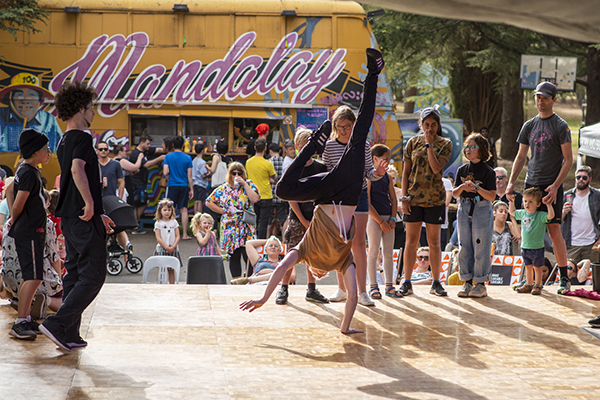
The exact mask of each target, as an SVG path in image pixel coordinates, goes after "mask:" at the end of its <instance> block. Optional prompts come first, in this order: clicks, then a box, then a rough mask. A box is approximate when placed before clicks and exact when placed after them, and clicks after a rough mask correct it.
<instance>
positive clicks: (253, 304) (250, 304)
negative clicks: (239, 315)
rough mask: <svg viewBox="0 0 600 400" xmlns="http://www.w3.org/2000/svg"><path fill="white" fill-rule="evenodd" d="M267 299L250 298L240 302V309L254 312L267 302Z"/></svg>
mask: <svg viewBox="0 0 600 400" xmlns="http://www.w3.org/2000/svg"><path fill="white" fill-rule="evenodd" d="M265 302H266V300H263V299H258V300H248V301H245V302H243V303H242V304H240V310H242V311H249V312H252V311H254V310H257V309H259V308H261V307H262V306H263V304H265Z"/></svg>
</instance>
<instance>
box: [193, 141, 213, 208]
mask: <svg viewBox="0 0 600 400" xmlns="http://www.w3.org/2000/svg"><path fill="white" fill-rule="evenodd" d="M194 150H195V151H196V158H194V160H193V161H192V180H193V185H194V214H198V213H202V210H204V201H205V200H206V197H207V196H208V193H207V192H206V190H207V188H208V178H209V177H210V171H209V170H208V169H207V168H206V161H204V159H203V158H202V157H203V156H204V155H205V154H206V147H205V144H204V142H200V143H196V146H195V147H194Z"/></svg>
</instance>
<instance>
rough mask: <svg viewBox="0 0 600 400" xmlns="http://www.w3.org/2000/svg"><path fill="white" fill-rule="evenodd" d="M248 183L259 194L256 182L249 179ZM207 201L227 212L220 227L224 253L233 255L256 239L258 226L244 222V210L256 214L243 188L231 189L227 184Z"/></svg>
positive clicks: (220, 187) (213, 193) (217, 189)
mask: <svg viewBox="0 0 600 400" xmlns="http://www.w3.org/2000/svg"><path fill="white" fill-rule="evenodd" d="M246 182H247V183H248V184H249V185H250V187H251V188H252V190H254V191H256V193H258V188H257V187H256V185H255V184H254V182H252V181H251V180H249V179H248V180H247V181H246ZM206 201H210V202H212V203H215V204H216V205H218V206H219V207H222V208H223V209H224V210H225V211H224V212H223V215H222V216H221V225H220V227H219V232H220V234H221V250H223V252H224V253H228V254H232V253H233V252H234V250H235V249H237V248H238V247H242V246H244V245H245V244H246V241H247V240H252V239H256V226H254V225H248V224H246V223H245V222H242V213H241V211H242V210H248V211H251V212H254V205H253V204H252V202H251V201H250V199H248V195H247V194H246V190H245V189H244V187H243V186H239V187H231V186H230V185H229V183H227V182H225V183H224V184H222V185H221V186H219V187H217V188H216V189H215V190H214V191H213V192H212V193H211V195H210V196H208V198H207V199H206Z"/></svg>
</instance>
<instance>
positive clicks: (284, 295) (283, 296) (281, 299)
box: [275, 286, 289, 305]
mask: <svg viewBox="0 0 600 400" xmlns="http://www.w3.org/2000/svg"><path fill="white" fill-rule="evenodd" d="M288 296H289V294H288V289H287V287H285V286H282V287H281V288H280V289H279V291H278V292H277V298H275V304H282V305H283V304H287V301H288Z"/></svg>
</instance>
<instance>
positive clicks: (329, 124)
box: [0, 49, 600, 351]
mask: <svg viewBox="0 0 600 400" xmlns="http://www.w3.org/2000/svg"><path fill="white" fill-rule="evenodd" d="M367 61H368V62H367V68H368V74H367V76H366V77H365V82H364V88H363V96H362V100H361V105H360V108H359V112H358V115H357V116H355V114H354V112H353V111H352V110H351V109H350V108H349V107H347V106H341V107H339V108H338V109H337V110H336V111H335V113H334V115H333V116H332V118H331V121H325V122H324V123H323V125H321V127H320V128H318V129H315V130H314V131H310V130H308V129H306V128H302V127H300V128H299V129H298V130H297V131H296V134H295V137H294V140H288V141H286V142H285V143H284V147H283V148H282V147H281V146H279V145H278V144H276V143H270V144H269V143H268V142H267V140H266V138H265V136H266V135H265V136H261V137H259V138H257V139H256V140H253V142H252V143H251V144H249V146H252V147H253V150H254V151H253V155H252V156H251V157H250V158H249V159H248V160H247V161H246V162H245V163H242V162H239V161H234V160H232V159H231V157H229V156H227V143H226V142H223V141H221V142H219V143H217V145H216V153H215V154H213V155H207V154H206V150H207V148H206V146H205V144H204V143H203V142H199V143H197V144H196V145H195V146H194V148H193V151H194V152H195V157H193V158H192V157H191V156H190V155H189V154H187V153H185V152H184V151H183V149H184V139H183V137H181V136H176V137H173V138H165V139H164V141H163V143H162V146H161V147H153V146H152V138H151V137H150V136H149V135H147V134H143V135H142V136H141V137H140V138H139V143H138V144H137V146H136V147H135V148H133V149H132V151H131V152H130V154H129V156H128V155H127V153H126V148H125V147H124V146H123V145H121V144H118V145H114V146H113V148H112V153H113V155H114V157H113V158H110V157H109V152H110V151H111V149H110V146H109V144H108V143H106V142H104V141H99V142H97V143H96V144H95V146H94V144H93V139H92V137H91V136H90V135H89V134H88V133H87V132H86V131H85V130H86V129H88V128H89V127H90V125H91V122H92V120H93V117H94V111H93V102H94V100H95V98H96V93H95V91H94V90H93V88H91V87H88V86H87V85H85V84H82V83H78V82H75V83H68V84H65V85H64V86H63V88H62V89H61V90H60V91H59V93H57V95H56V106H57V110H58V114H59V117H60V118H62V119H63V120H64V121H66V122H67V130H66V132H65V134H64V135H63V137H62V139H61V141H60V142H59V144H58V147H57V155H58V158H59V163H60V166H61V171H62V174H61V176H60V179H59V180H57V182H58V185H57V188H56V189H55V190H53V191H50V192H47V191H46V190H45V189H44V183H43V180H42V176H41V174H40V171H39V169H38V168H37V166H38V165H39V164H43V163H46V162H47V161H48V159H49V149H48V137H47V136H46V135H44V134H43V133H41V132H37V131H35V130H31V129H30V130H26V131H24V132H22V134H21V138H20V141H19V146H20V152H21V155H22V162H21V164H20V166H19V167H18V169H17V171H16V173H15V177H14V178H12V177H9V178H7V179H6V182H5V186H6V187H5V193H4V194H3V198H4V200H3V201H2V203H0V222H2V223H3V225H4V230H3V238H2V248H3V260H2V261H3V268H2V280H3V287H4V290H5V291H7V292H8V293H10V296H11V297H12V304H13V306H14V307H15V309H16V310H17V312H18V316H17V319H16V321H15V323H14V324H13V326H12V328H11V330H10V332H9V334H10V335H11V336H14V337H16V338H18V339H25V340H32V339H35V338H36V335H37V334H38V333H43V334H45V335H46V336H48V337H49V338H50V339H51V340H52V341H53V342H54V343H56V344H57V345H58V346H59V347H60V348H62V349H63V350H65V351H70V350H71V349H72V348H76V347H83V346H86V345H87V343H86V342H85V340H84V339H83V338H82V337H81V336H80V333H79V325H80V321H81V313H82V312H83V311H84V310H85V308H86V307H87V306H88V305H89V304H90V303H91V302H92V301H93V300H94V298H95V297H96V295H97V294H98V292H99V291H100V289H101V287H102V284H103V282H104V276H105V268H106V255H107V253H106V246H105V242H106V234H107V233H110V232H111V231H112V227H113V226H114V222H113V221H112V220H111V219H110V218H109V217H108V216H106V215H104V212H103V207H102V199H103V198H104V197H106V196H118V197H119V198H121V199H123V200H125V201H127V202H128V203H129V204H131V205H132V206H133V207H134V210H135V216H136V219H137V221H138V222H139V221H140V218H141V217H142V215H143V213H144V212H145V211H146V209H147V206H148V202H149V199H148V192H147V186H148V176H149V169H148V168H149V167H151V166H153V165H157V166H160V167H159V168H160V170H161V175H162V179H161V185H164V186H165V188H166V190H165V195H164V198H163V199H161V200H160V201H159V202H158V204H157V206H156V210H155V224H154V229H153V230H154V233H155V237H156V242H157V244H156V249H155V252H154V255H163V256H172V257H176V258H177V259H178V260H179V262H180V263H181V257H180V254H179V249H178V244H179V243H180V241H181V240H189V239H195V240H196V241H197V244H198V251H197V254H198V255H202V256H215V255H216V256H222V257H223V258H224V259H227V260H228V261H229V269H230V272H231V276H232V278H233V279H232V282H231V283H232V284H254V283H263V284H264V283H266V287H265V292H264V295H263V297H261V298H260V299H255V300H248V301H245V302H243V303H242V304H241V305H240V308H241V309H243V310H248V311H254V310H255V309H257V308H259V307H261V306H262V305H263V304H264V303H265V302H266V301H267V300H268V298H269V297H270V295H271V294H272V293H273V292H274V291H275V289H276V288H277V286H278V285H279V284H280V283H281V286H280V288H279V290H278V291H277V295H276V299H275V302H276V304H280V305H283V304H286V303H287V302H288V296H289V284H290V283H293V282H295V280H296V274H295V265H297V264H299V263H305V264H306V270H307V277H308V287H307V290H306V300H307V301H311V302H317V303H328V302H330V301H332V302H336V301H346V307H345V311H344V315H343V317H342V321H341V324H340V329H341V332H342V333H344V334H351V333H356V332H360V331H359V330H357V329H352V328H351V327H350V323H351V320H352V316H353V314H354V312H355V309H356V306H357V304H361V305H363V306H368V307H372V306H374V305H375V303H376V300H380V299H382V297H383V295H385V296H388V297H392V298H401V297H404V296H408V295H411V294H413V285H430V293H431V294H433V295H436V296H447V291H446V289H445V288H444V286H443V285H442V282H441V279H440V269H441V258H442V257H441V256H442V247H443V245H444V244H445V243H446V237H447V231H448V211H447V210H448V204H449V203H450V201H451V200H452V198H454V199H455V200H456V203H457V214H456V221H455V228H454V234H453V235H452V237H451V238H450V243H449V244H448V246H450V249H451V248H452V247H456V248H457V250H455V253H456V273H455V274H454V275H453V277H452V279H449V281H452V282H457V283H460V284H462V287H461V289H460V290H459V291H458V296H459V297H470V298H481V297H485V296H487V289H486V283H488V282H489V280H490V276H491V271H492V265H491V255H492V254H498V255H515V254H520V255H521V256H522V257H523V265H524V266H525V269H526V275H525V277H524V279H523V280H522V281H521V282H520V283H519V284H518V285H516V286H515V287H514V289H515V290H516V291H517V292H518V293H531V294H534V295H540V294H541V293H542V289H543V287H544V285H546V284H548V282H549V281H551V280H552V277H553V271H552V270H553V268H552V265H551V264H550V265H549V262H548V260H547V259H546V258H545V249H546V247H547V244H546V243H545V234H546V232H547V234H548V235H547V236H548V239H549V241H551V242H552V248H553V251H554V255H555V257H556V263H557V266H556V268H557V271H558V277H559V278H558V293H559V294H565V293H567V292H568V291H569V289H570V287H571V285H572V284H582V283H584V282H585V281H586V279H587V276H588V274H589V271H590V268H591V264H592V263H594V262H598V244H599V243H600V226H599V225H598V224H599V222H600V192H599V191H598V190H597V189H594V188H592V187H591V186H590V182H591V179H592V170H591V168H589V167H587V166H580V167H578V168H577V171H576V185H575V187H574V188H573V189H570V190H567V191H566V192H564V193H563V189H562V187H563V181H564V180H565V178H566V176H567V173H568V172H569V170H570V168H571V165H572V154H571V143H570V140H571V139H570V131H569V129H568V127H567V125H566V123H565V122H564V120H562V119H561V118H560V117H559V116H558V115H556V114H555V113H554V112H553V111H552V105H553V104H554V101H556V88H555V87H554V86H553V85H552V84H549V83H542V84H540V85H539V86H538V87H537V88H536V91H535V100H536V107H537V109H538V115H537V116H536V117H535V118H533V119H532V120H529V121H527V122H526V123H525V124H524V125H523V128H522V130H521V132H520V134H519V136H518V139H517V141H518V143H519V152H518V154H517V157H516V159H515V161H514V164H513V167H512V171H511V173H510V175H509V174H508V171H507V170H506V169H504V168H502V167H499V166H498V164H497V155H496V153H495V148H494V141H493V139H491V138H490V137H489V130H488V129H487V128H482V130H481V133H472V134H470V135H469V136H468V137H467V138H466V139H465V141H464V144H463V148H462V150H463V155H464V157H465V159H466V160H467V163H465V164H464V165H462V166H461V167H459V168H458V170H457V171H456V174H455V176H452V177H451V178H453V182H451V181H450V180H448V179H446V178H445V177H443V171H444V167H445V165H446V164H447V163H448V161H449V158H450V155H451V153H452V142H451V141H450V140H448V139H447V138H444V137H443V135H442V125H441V115H440V113H439V111H438V109H437V107H427V108H425V109H423V110H421V112H420V115H419V127H420V132H419V134H418V135H416V136H414V137H412V138H411V139H410V140H409V141H408V143H407V144H406V147H405V151H404V159H403V170H402V176H401V177H398V173H397V171H396V169H395V168H393V166H390V162H391V161H392V160H391V151H390V149H389V148H388V147H387V146H385V145H384V144H375V145H373V146H370V145H369V143H368V141H367V137H368V134H369V130H370V127H371V124H372V120H373V115H374V110H375V98H376V93H377V77H378V74H379V73H380V72H381V70H382V68H383V65H384V62H383V58H382V57H381V54H380V53H379V52H378V51H376V50H373V49H368V50H367ZM263 125H266V128H265V127H264V126H263ZM259 127H260V132H259V129H257V132H259V133H262V134H264V133H266V132H268V125H267V124H260V125H259ZM259 127H257V128H259ZM529 151H531V159H530V160H529V164H528V168H527V176H526V179H525V190H524V191H523V193H519V192H517V191H516V190H515V183H516V180H517V178H518V176H519V174H520V172H521V170H522V168H523V167H524V165H525V160H526V158H527V154H528V152H529ZM542 153H544V155H543V156H542ZM206 158H210V160H209V161H206ZM398 180H400V181H401V184H400V187H398V185H397V183H398ZM191 202H193V213H192V215H191V218H190V215H189V214H188V213H189V208H190V207H189V205H190V203H191ZM178 218H179V219H180V221H181V222H178ZM188 228H189V229H190V230H191V232H192V235H189V234H188V232H189V231H188ZM32 232H34V234H33V235H32ZM131 233H134V234H140V233H145V231H144V230H142V229H135V230H133V231H132V232H131ZM117 240H118V241H119V243H120V244H121V246H123V247H124V248H128V249H131V247H132V246H131V242H130V239H129V237H128V235H127V233H126V232H125V231H121V232H119V233H118V235H117ZM423 241H425V242H426V243H427V245H426V246H423V245H422V244H423ZM283 244H285V245H286V246H287V249H288V251H287V253H286V252H284V250H283V249H284V247H283ZM367 244H368V246H367ZM448 246H447V247H446V248H447V249H448ZM399 247H401V248H402V249H403V253H402V260H401V262H400V263H399V265H400V266H399V268H398V271H395V270H394V267H393V261H392V254H393V251H394V248H399ZM260 248H263V249H264V253H263V254H261V253H260V251H259V249H260ZM245 262H248V264H247V268H246V271H245V273H244V267H243V263H245ZM380 265H381V266H382V268H381V270H382V272H383V274H382V275H378V270H379V269H380V268H379V266H380ZM331 271H336V272H337V278H338V288H337V290H336V292H335V293H333V294H332V295H331V296H330V297H329V298H328V297H326V296H324V295H323V294H321V292H320V291H319V290H318V289H317V287H316V281H317V279H318V278H320V277H323V276H324V275H325V274H327V273H329V272H331ZM174 280H175V277H174V273H173V271H172V270H169V281H170V282H171V283H174ZM397 283H401V284H400V286H399V288H398V289H396V287H395V284H397ZM380 284H381V285H383V286H384V287H385V289H380V287H379V285H380ZM48 311H52V312H54V313H55V314H53V315H51V316H48V317H47V312H48ZM46 317H47V318H46ZM36 319H44V322H43V323H42V324H38V323H37V322H36ZM590 323H591V324H592V325H593V326H600V320H598V319H595V320H592V321H590Z"/></svg>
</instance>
